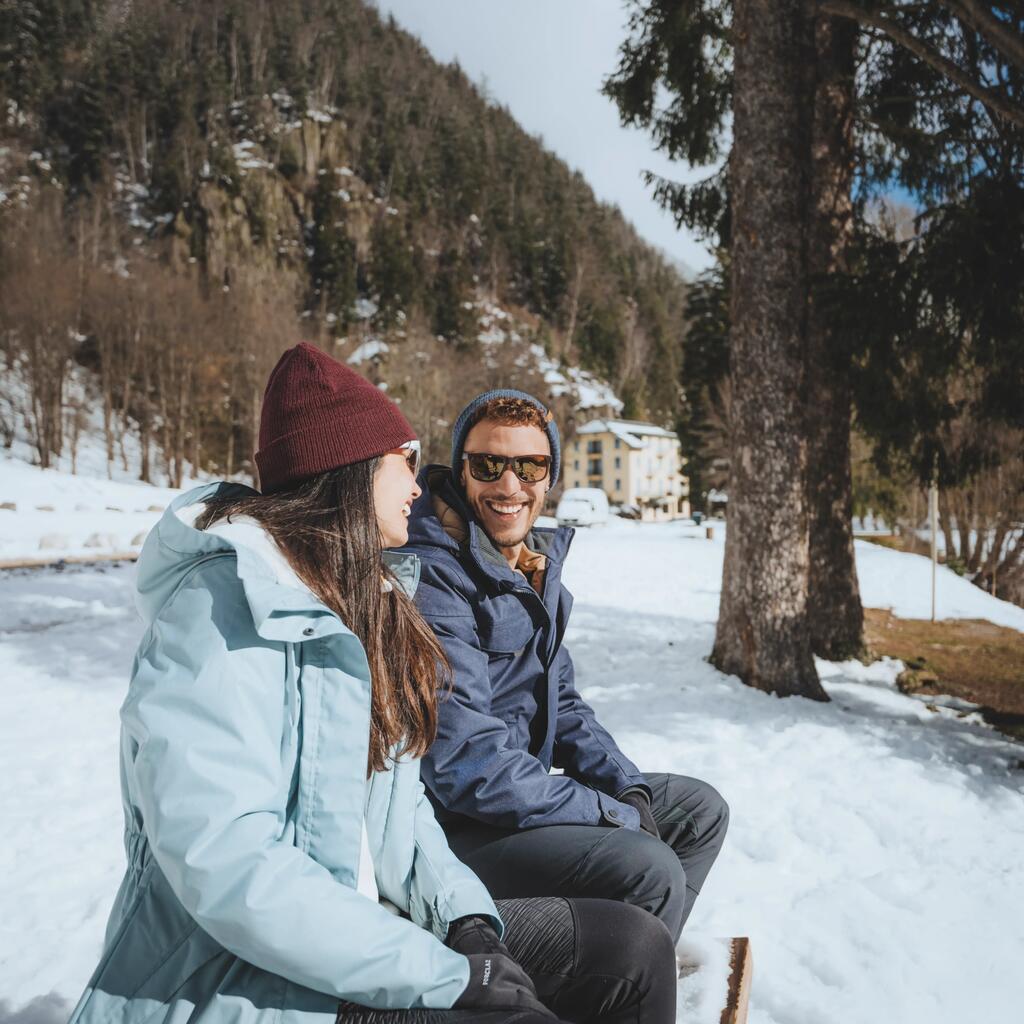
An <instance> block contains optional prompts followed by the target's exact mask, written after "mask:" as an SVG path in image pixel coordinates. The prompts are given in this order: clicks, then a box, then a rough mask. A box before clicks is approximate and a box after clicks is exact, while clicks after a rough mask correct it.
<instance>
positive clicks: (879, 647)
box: [864, 608, 1024, 738]
mask: <svg viewBox="0 0 1024 1024" xmlns="http://www.w3.org/2000/svg"><path fill="white" fill-rule="evenodd" d="M864 620H865V621H864V627H865V639H866V640H867V644H868V647H869V649H870V650H871V652H872V654H875V655H876V656H882V655H888V656H889V657H890V658H899V659H900V661H902V662H903V663H904V664H905V665H906V666H907V671H906V672H905V673H903V675H901V676H900V679H899V685H900V688H901V689H902V690H904V691H905V692H908V693H924V694H942V693H948V694H950V695H952V696H954V697H960V698H961V699H963V700H968V701H970V702H971V703H972V704H981V705H982V706H983V707H984V708H985V709H986V712H990V713H986V718H988V719H989V720H990V721H991V722H992V723H993V724H994V725H997V726H999V727H1000V728H1004V729H1005V731H1007V732H1011V733H1012V734H1014V735H1018V736H1020V737H1021V738H1024V633H1020V632H1019V631H1018V630H1016V629H1008V628H1006V627H1005V626H996V625H994V624H993V623H991V622H986V621H985V620H984V619H943V620H941V621H939V622H929V621H928V620H926V619H900V618H897V617H896V616H895V615H893V614H892V612H890V611H888V610H887V609H880V608H865V609H864Z"/></svg>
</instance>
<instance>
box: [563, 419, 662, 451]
mask: <svg viewBox="0 0 1024 1024" xmlns="http://www.w3.org/2000/svg"><path fill="white" fill-rule="evenodd" d="M577 433H578V434H614V435H615V436H616V437H617V438H619V439H620V440H621V441H623V442H624V443H625V444H626V445H627V446H628V447H630V448H643V447H644V443H643V441H642V440H640V439H641V438H642V437H671V438H673V439H675V440H678V435H677V434H676V433H675V432H674V431H671V430H666V429H665V428H664V427H658V426H655V425H654V424H653V423H640V422H639V421H637V420H591V421H590V422H589V423H585V424H584V425H583V426H582V427H580V429H579V430H578V431H577Z"/></svg>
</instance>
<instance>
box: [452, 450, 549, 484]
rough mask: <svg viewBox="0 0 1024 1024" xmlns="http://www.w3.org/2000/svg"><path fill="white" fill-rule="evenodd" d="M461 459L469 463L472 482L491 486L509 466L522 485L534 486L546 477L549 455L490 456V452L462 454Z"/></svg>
mask: <svg viewBox="0 0 1024 1024" xmlns="http://www.w3.org/2000/svg"><path fill="white" fill-rule="evenodd" d="M462 458H463V459H464V460H465V461H466V462H467V463H469V473H470V476H472V477H473V479H474V480H479V481H480V482H481V483H485V484H493V483H494V481H495V480H500V479H501V477H502V475H503V474H504V472H505V470H506V469H508V467H509V466H511V467H512V472H513V473H515V475H516V476H517V477H519V479H520V480H522V481H523V483H527V484H535V483H537V481H538V480H543V479H544V478H545V477H546V476H547V475H548V466H549V465H550V464H551V456H550V455H492V454H491V453H490V452H463V455H462Z"/></svg>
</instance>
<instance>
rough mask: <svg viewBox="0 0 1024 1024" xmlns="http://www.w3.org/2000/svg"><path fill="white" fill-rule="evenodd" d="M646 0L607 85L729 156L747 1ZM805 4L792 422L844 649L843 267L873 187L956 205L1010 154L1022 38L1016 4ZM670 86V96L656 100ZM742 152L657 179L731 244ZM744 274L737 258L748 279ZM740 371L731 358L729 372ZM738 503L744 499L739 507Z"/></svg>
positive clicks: (690, 151) (815, 575)
mask: <svg viewBox="0 0 1024 1024" xmlns="http://www.w3.org/2000/svg"><path fill="white" fill-rule="evenodd" d="M632 7H633V14H632V17H631V21H630V37H629V39H628V40H627V42H626V43H625V44H624V46H623V48H622V60H621V63H620V66H619V69H618V71H617V72H616V74H615V75H614V76H613V77H612V78H611V79H610V80H609V81H608V83H607V85H606V91H607V92H608V94H609V95H611V96H612V97H613V98H614V99H615V100H616V102H617V103H618V104H619V108H620V112H621V114H622V117H623V120H624V121H626V122H629V123H634V124H638V125H642V126H645V127H647V128H648V129H649V130H650V131H651V133H652V135H653V137H654V139H655V141H656V143H657V144H658V145H659V147H660V148H662V149H664V150H665V151H666V152H667V153H668V154H669V155H670V156H673V157H679V158H682V159H685V160H687V161H689V162H690V163H694V164H700V163H705V164H707V163H712V162H714V161H717V160H718V159H720V157H721V156H722V155H723V152H722V147H723V146H724V145H725V139H726V135H725V133H724V131H723V127H724V123H725V116H726V114H727V112H728V111H729V109H730V108H732V109H735V107H736V105H737V104H738V103H739V102H740V99H741V97H739V95H738V92H737V89H738V86H737V81H736V75H735V71H734V54H733V51H732V48H731V45H732V43H733V42H734V41H735V40H739V39H744V38H745V37H743V36H742V35H741V34H740V33H738V32H736V31H735V24H734V22H735V19H736V12H737V10H738V6H737V5H736V4H734V3H729V2H726V0H687V2H684V3H676V2H669V0H644V2H639V0H637V2H634V3H633V5H632ZM804 14H805V20H801V21H798V22H797V23H794V26H793V32H794V33H795V35H796V36H797V37H800V38H802V39H803V43H802V45H803V46H804V53H805V59H804V61H803V63H802V66H801V67H800V68H793V69H791V73H792V74H794V75H796V76H797V77H798V79H799V81H800V85H801V88H802V90H803V92H802V95H803V97H804V100H805V101H806V103H807V104H808V108H807V115H806V116H807V122H808V127H809V134H808V136H807V138H806V140H804V141H802V142H801V145H803V146H804V149H803V151H802V159H803V160H804V170H803V174H804V179H805V182H806V186H807V187H806V193H805V198H804V200H803V204H802V207H801V209H800V210H797V211H795V213H794V215H795V216H798V217H801V218H802V221H803V225H804V228H803V230H804V233H805V238H806V240H807V243H808V250H807V258H808V265H807V268H806V269H807V275H806V280H807V292H806V298H805V305H806V319H805V322H804V326H803V328H802V332H803V336H804V339H805V346H806V350H805V351H806V355H805V371H806V374H807V376H806V381H805V386H806V387H807V388H808V394H809V398H810V400H809V401H808V403H807V408H806V409H805V410H803V414H802V415H801V416H800V417H797V418H795V419H794V421H793V422H794V426H795V427H796V429H797V431H801V432H802V433H803V436H804V437H805V439H806V445H807V455H806V458H807V471H806V492H807V500H808V503H809V507H810V519H809V533H808V539H807V543H808V545H809V551H810V555H809V567H810V568H809V579H808V582H807V587H808V591H809V593H810V595H811V600H810V602H809V606H808V607H809V610H808V612H807V613H806V614H807V628H808V630H809V631H810V633H811V635H812V637H813V644H814V648H815V650H816V651H818V652H820V653H822V654H826V655H827V656H830V657H841V656H847V655H849V654H850V653H854V652H855V651H856V650H857V649H858V648H859V646H860V630H861V620H862V613H861V610H860V601H859V596H858V594H857V587H856V576H855V573H854V571H853V556H852V538H851V536H850V516H851V508H852V498H851V483H850V474H849V468H848V467H849V431H848V425H849V418H850V411H849V407H850V394H851V382H850V368H851V359H852V357H853V347H852V344H851V342H850V336H849V333H848V332H844V331H843V330H842V329H841V327H840V323H839V321H840V320H841V317H840V318H839V320H837V319H836V318H835V302H834V299H833V298H832V297H830V294H829V293H830V291H832V288H831V285H830V278H834V277H836V276H838V277H840V278H842V277H843V276H844V275H846V274H847V273H848V272H849V270H850V268H851V266H852V265H853V261H854V253H853V251H852V246H853V241H854V237H855V232H856V230H857V228H856V226H857V224H858V223H860V224H863V223H864V221H865V211H866V200H867V198H869V197H870V195H871V193H872V192H873V191H877V190H879V189H884V188H887V187H891V185H892V183H893V181H894V180H896V181H899V182H900V183H901V184H903V185H904V187H907V188H909V189H910V190H911V191H913V192H914V193H915V194H916V195H918V196H919V197H920V198H921V199H922V200H925V201H928V200H931V201H936V202H939V203H941V204H943V205H947V204H952V205H956V204H958V203H960V202H961V200H962V198H963V196H964V195H965V194H966V191H965V188H964V178H965V177H967V178H969V177H971V176H972V175H973V174H974V172H975V170H976V168H978V167H979V165H982V164H986V165H990V164H995V165H1002V166H1006V165H1007V156H1008V153H1009V152H1010V151H1012V150H1013V149H1014V148H1015V147H1016V145H1017V144H1016V143H1015V142H1014V141H1013V139H1014V138H1015V137H1019V130H1020V124H1021V122H1022V120H1024V114H1022V113H1021V104H1020V91H1019V90H1020V85H1019V82H1020V65H1021V55H1022V54H1024V46H1022V43H1021V38H1022V36H1021V25H1022V21H1021V12H1020V10H1019V6H1014V5H1009V4H1000V5H994V6H993V7H992V8H991V9H990V8H988V7H982V6H981V5H978V4H974V3H968V2H952V0H949V2H940V3H936V4H930V5H920V4H911V3H907V4H901V3H897V4H887V5H884V6H882V5H877V4H874V3H863V4H857V3H849V2H845V0H823V2H821V3H819V4H817V5H812V6H810V7H808V8H807V9H806V10H805V12H804ZM808 25H809V26H810V34H809V35H808V34H807V31H806V29H807V27H808ZM662 88H667V90H668V92H669V94H670V95H671V97H672V102H670V103H668V104H663V103H657V102H656V100H658V98H659V91H660V90H661V89H662ZM855 125H856V126H857V130H856V131H855V130H854V126H855ZM735 163H736V160H735V149H734V150H733V157H732V159H730V160H729V161H728V162H727V163H726V164H725V165H724V167H723V169H722V170H721V171H719V172H718V173H716V174H713V175H711V176H710V177H709V178H708V179H706V180H705V181H703V182H701V183H699V184H697V185H690V186H680V185H677V184H675V183H673V182H671V181H665V180H659V179H656V178H651V179H650V181H651V184H652V185H653V186H654V189H655V194H656V196H657V197H658V198H659V199H660V200H661V201H662V202H663V203H664V204H665V205H666V206H668V207H669V208H670V209H672V210H673V211H674V213H675V214H676V216H677V218H678V219H679V221H680V222H681V223H687V224H689V225H690V226H693V227H697V228H698V229H701V230H703V231H704V232H705V233H706V234H708V235H709V236H710V237H712V238H714V237H715V236H716V234H717V235H718V237H719V240H720V241H722V242H725V241H728V240H730V239H732V240H735V238H736V237H737V235H736V228H735V225H734V224H731V223H730V214H731V212H733V210H732V204H734V203H735V202H736V201H737V197H736V195H735V182H734V180H732V179H733V177H734V167H735ZM1009 166H1011V167H1012V166H1016V167H1017V170H1016V173H1017V175H1018V180H1019V164H1018V163H1017V162H1016V161H1015V160H1014V159H1010V160H1009ZM855 180H859V182H860V191H859V193H858V194H857V195H854V194H853V188H852V185H853V182H854V181H855ZM1003 227H1004V229H1005V227H1006V225H1003ZM736 273H737V268H736V264H735V261H734V263H733V275H734V283H735V277H736ZM846 294H847V295H849V294H850V293H849V291H847V292H846ZM742 301H743V300H742V297H741V296H739V294H738V293H737V292H736V291H735V289H734V298H733V313H734V318H733V323H732V329H733V331H734V332H736V331H737V330H739V329H741V325H738V324H737V323H736V321H735V313H736V310H737V304H738V303H742ZM857 308H858V309H864V308H865V306H864V304H863V303H860V304H859V305H858V306H857ZM734 369H735V368H734ZM739 383H740V382H739V381H738V380H737V376H736V374H735V372H734V374H733V384H734V386H739ZM737 443H738V444H741V443H743V442H740V441H739V440H738V442H737ZM734 461H735V459H734ZM736 508H737V506H736V504H735V501H731V502H730V514H732V513H733V512H734V511H735V510H736ZM765 525H767V524H765ZM727 573H728V561H727Z"/></svg>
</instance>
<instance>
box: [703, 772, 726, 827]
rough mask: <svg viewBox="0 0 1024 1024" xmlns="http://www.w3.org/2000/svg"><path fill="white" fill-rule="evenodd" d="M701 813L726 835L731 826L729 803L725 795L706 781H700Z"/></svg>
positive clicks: (711, 825) (711, 824) (709, 822)
mask: <svg viewBox="0 0 1024 1024" xmlns="http://www.w3.org/2000/svg"><path fill="white" fill-rule="evenodd" d="M700 813H701V815H702V816H703V817H704V818H705V820H706V821H707V823H708V825H709V826H710V827H712V828H714V829H716V830H717V831H719V832H721V833H722V835H725V831H726V829H727V828H728V827H729V805H728V804H727V803H726V802H725V797H724V796H722V794H721V793H719V792H718V790H717V789H715V787H714V786H711V785H709V784H708V783H706V782H701V783H700Z"/></svg>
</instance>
